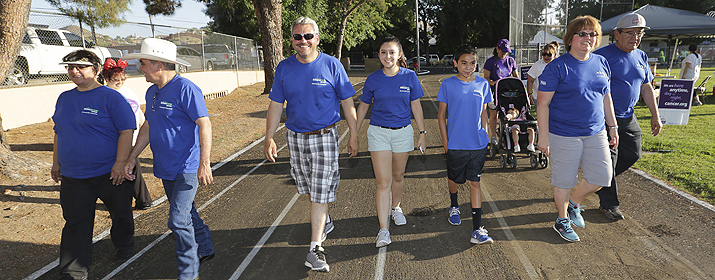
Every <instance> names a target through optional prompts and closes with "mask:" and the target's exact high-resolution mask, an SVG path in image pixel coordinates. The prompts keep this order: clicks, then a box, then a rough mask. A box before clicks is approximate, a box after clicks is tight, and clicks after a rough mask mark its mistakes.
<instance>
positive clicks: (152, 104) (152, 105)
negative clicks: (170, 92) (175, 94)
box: [151, 90, 159, 112]
mask: <svg viewBox="0 0 715 280" xmlns="http://www.w3.org/2000/svg"><path fill="white" fill-rule="evenodd" d="M158 93H159V91H158V90H157V91H155V92H154V100H152V101H151V111H152V112H154V111H156V110H154V104H156V95H157V94H158Z"/></svg>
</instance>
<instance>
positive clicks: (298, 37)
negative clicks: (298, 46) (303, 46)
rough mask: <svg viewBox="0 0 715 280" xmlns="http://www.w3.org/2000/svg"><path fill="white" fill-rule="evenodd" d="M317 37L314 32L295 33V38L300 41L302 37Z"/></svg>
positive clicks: (306, 38)
mask: <svg viewBox="0 0 715 280" xmlns="http://www.w3.org/2000/svg"><path fill="white" fill-rule="evenodd" d="M313 37H315V34H313V33H303V34H293V40H296V41H300V39H302V38H305V40H310V39H313Z"/></svg>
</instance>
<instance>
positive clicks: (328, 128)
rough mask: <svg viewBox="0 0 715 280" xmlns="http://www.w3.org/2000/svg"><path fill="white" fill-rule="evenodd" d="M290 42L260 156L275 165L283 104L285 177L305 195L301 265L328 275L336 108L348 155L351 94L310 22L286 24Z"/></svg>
mask: <svg viewBox="0 0 715 280" xmlns="http://www.w3.org/2000/svg"><path fill="white" fill-rule="evenodd" d="M291 31H292V35H291V39H292V40H291V41H292V43H293V49H294V50H295V51H296V54H295V55H293V56H291V57H289V58H286V59H285V60H283V61H281V63H279V64H278V67H276V76H275V79H274V80H273V87H272V88H271V94H270V95H269V96H268V98H270V99H271V102H270V105H268V116H267V118H266V139H265V142H264V153H265V156H266V158H267V159H268V160H270V161H271V162H275V159H276V157H277V156H278V154H277V152H278V151H277V149H276V143H275V142H274V141H273V136H274V135H275V132H276V129H277V128H278V124H279V123H280V118H281V112H282V111H283V104H284V103H286V102H287V105H286V116H287V120H286V122H285V125H286V127H287V128H288V131H287V132H286V139H287V142H288V150H289V153H290V167H291V170H290V173H291V175H292V176H293V179H294V180H295V182H296V185H297V189H298V193H299V194H308V195H309V196H310V202H311V205H310V221H311V223H310V224H311V239H310V241H311V242H310V249H309V250H310V251H309V252H308V256H307V258H306V261H305V265H306V266H308V267H310V268H311V269H312V270H315V271H323V272H328V271H329V270H330V266H328V263H327V261H326V260H325V252H324V250H323V247H322V242H323V241H324V240H325V239H326V237H327V234H328V233H329V232H330V231H332V230H333V222H332V220H331V219H330V216H329V215H328V203H330V202H334V201H335V195H336V192H337V189H338V183H339V182H340V172H339V169H338V148H339V147H338V130H337V123H338V121H340V106H341V105H342V108H343V113H344V115H345V120H346V121H347V123H348V127H350V141H349V144H348V152H349V153H350V156H351V157H353V156H355V155H356V154H357V152H358V140H357V115H356V112H355V104H354V103H353V100H352V96H353V95H355V89H353V87H352V84H351V83H350V79H349V78H348V75H347V73H346V72H345V69H344V68H343V66H342V65H341V64H340V61H338V60H337V59H336V58H335V57H332V56H329V55H326V54H324V53H322V52H319V51H318V50H317V49H318V44H319V43H320V35H319V33H318V25H317V24H316V23H315V21H314V20H312V19H310V18H306V17H300V18H298V19H296V20H295V21H294V22H293V25H292V26H291Z"/></svg>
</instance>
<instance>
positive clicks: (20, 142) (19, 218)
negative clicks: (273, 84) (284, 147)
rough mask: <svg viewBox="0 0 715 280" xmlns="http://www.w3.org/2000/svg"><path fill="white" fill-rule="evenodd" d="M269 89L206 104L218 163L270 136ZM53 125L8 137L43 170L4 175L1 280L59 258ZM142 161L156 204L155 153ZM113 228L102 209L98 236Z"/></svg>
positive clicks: (249, 89)
mask: <svg viewBox="0 0 715 280" xmlns="http://www.w3.org/2000/svg"><path fill="white" fill-rule="evenodd" d="M263 87H264V83H258V84H255V85H251V86H244V87H240V88H237V89H235V90H234V91H233V92H231V94H229V95H227V96H224V97H221V98H216V99H213V100H207V101H206V106H207V107H208V110H209V114H210V118H211V123H212V127H213V146H212V153H211V161H212V162H213V163H216V162H219V161H221V160H223V159H224V158H226V157H228V156H230V155H231V154H233V153H235V152H236V151H238V150H239V149H241V148H242V147H245V146H247V145H248V144H250V143H251V142H253V141H255V140H256V139H258V138H260V137H261V136H262V135H264V134H265V115H266V109H267V108H268V104H269V99H268V96H267V95H261V93H262V92H263ZM142 109H144V108H142ZM53 125H54V124H53V123H52V121H48V122H44V123H37V124H32V125H28V126H23V127H19V128H15V129H11V130H8V131H6V135H7V140H8V143H10V148H11V150H12V151H13V152H14V153H15V154H16V155H18V156H20V157H22V158H25V159H27V160H26V161H27V162H37V164H36V165H37V168H28V170H25V171H22V172H21V174H20V175H21V176H20V177H16V178H10V177H9V176H3V175H0V193H2V194H0V224H2V226H1V227H0V255H2V256H4V257H3V258H2V261H0V263H2V265H0V279H22V278H24V277H25V276H27V275H29V274H30V273H32V272H34V270H36V269H38V268H39V267H41V266H44V265H45V264H47V263H49V262H50V261H51V260H53V259H55V258H57V257H58V256H59V243H60V235H61V231H62V227H63V226H64V220H63V218H62V209H61V208H60V204H59V184H56V183H55V182H54V181H52V179H51V178H50V172H49V171H50V166H51V163H52V142H53V138H54V132H53V130H52V127H53ZM139 159H140V161H141V162H142V168H143V169H142V170H143V171H144V178H145V179H146V181H147V186H148V188H149V192H150V193H151V196H152V198H154V199H157V198H159V197H161V196H163V195H164V189H163V187H162V186H161V181H160V180H159V179H157V178H156V177H154V176H153V175H152V172H151V170H152V154H151V150H150V149H146V150H145V151H144V152H143V153H142V154H141V155H140V156H139ZM146 211H153V210H152V209H150V210H146ZM109 226H110V220H109V213H108V212H107V211H106V210H105V209H104V207H102V205H101V203H100V205H98V207H97V211H96V214H95V227H94V230H95V234H98V233H100V232H102V231H104V230H105V229H107V228H108V227H109ZM48 259H49V261H48Z"/></svg>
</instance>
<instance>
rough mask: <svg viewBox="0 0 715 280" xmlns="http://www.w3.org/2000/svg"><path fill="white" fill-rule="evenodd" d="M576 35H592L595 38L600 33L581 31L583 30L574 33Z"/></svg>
mask: <svg viewBox="0 0 715 280" xmlns="http://www.w3.org/2000/svg"><path fill="white" fill-rule="evenodd" d="M574 35H578V36H579V37H581V38H583V37H586V35H588V36H591V37H592V38H595V37H596V36H598V33H596V32H591V33H588V32H584V31H581V32H576V33H574Z"/></svg>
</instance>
